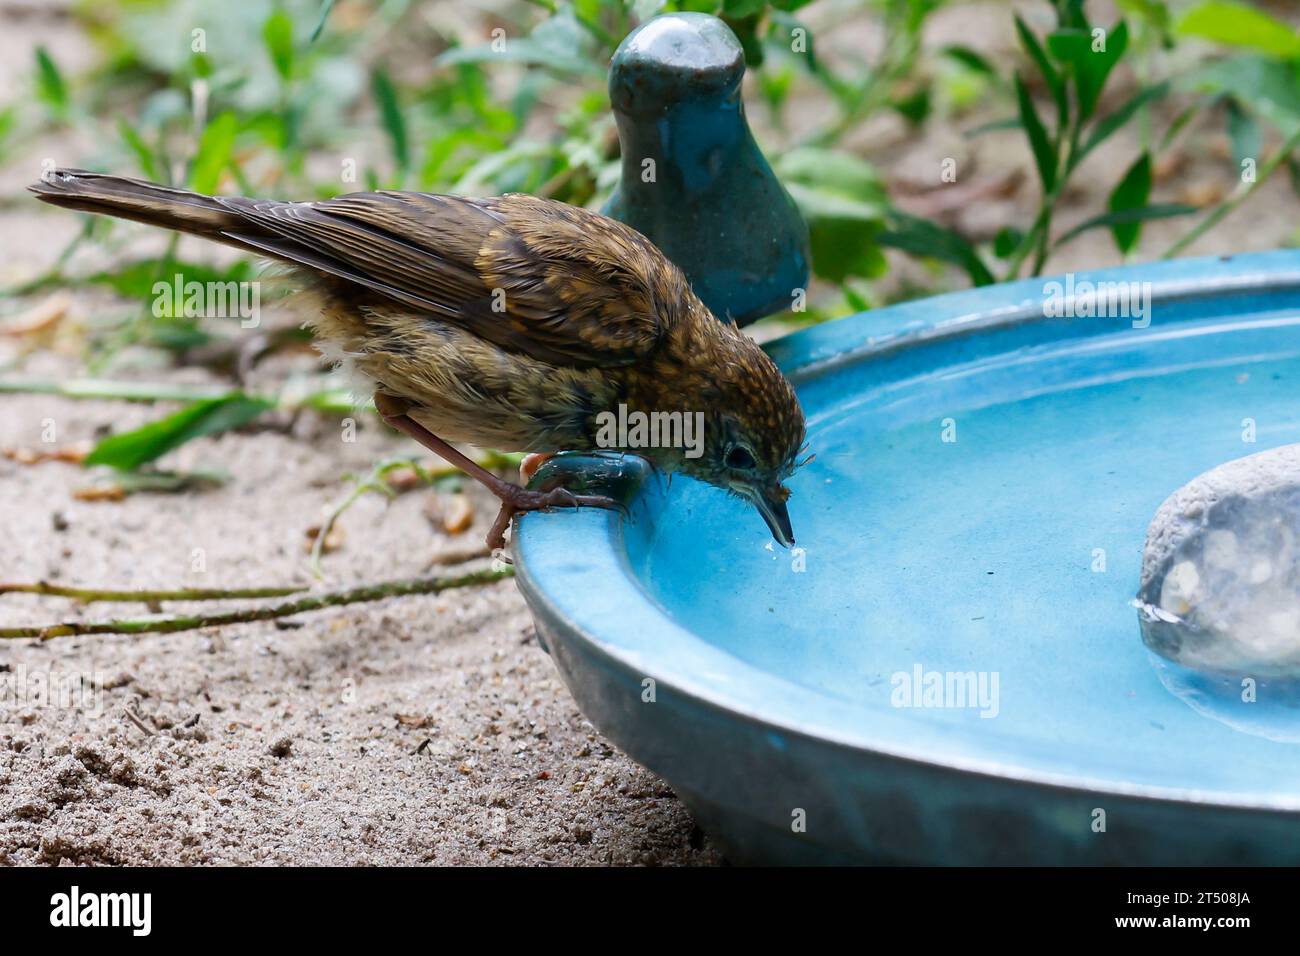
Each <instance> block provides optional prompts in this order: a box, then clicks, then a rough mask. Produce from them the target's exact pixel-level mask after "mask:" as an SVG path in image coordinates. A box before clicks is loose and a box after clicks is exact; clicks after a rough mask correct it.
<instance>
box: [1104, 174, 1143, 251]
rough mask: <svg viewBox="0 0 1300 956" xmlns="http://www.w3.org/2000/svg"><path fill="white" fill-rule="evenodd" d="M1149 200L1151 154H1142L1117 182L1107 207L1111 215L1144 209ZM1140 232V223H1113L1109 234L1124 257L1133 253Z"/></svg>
mask: <svg viewBox="0 0 1300 956" xmlns="http://www.w3.org/2000/svg"><path fill="white" fill-rule="evenodd" d="M1150 198H1151V154H1150V153H1143V154H1142V155H1141V156H1139V157H1138V158H1137V159H1136V160H1135V161H1134V163H1133V165H1132V166H1130V167H1129V169H1128V172H1126V173H1125V174H1124V178H1123V179H1121V180H1120V181H1119V185H1117V186H1116V187H1115V191H1114V192H1112V193H1111V194H1110V201H1109V203H1108V206H1109V208H1110V211H1111V212H1112V213H1120V212H1128V211H1130V210H1133V209H1142V208H1144V207H1146V204H1147V200H1148V199H1150ZM1141 232H1142V223H1141V222H1140V221H1136V222H1113V223H1111V226H1110V233H1111V235H1112V236H1114V238H1115V245H1116V246H1118V247H1119V251H1120V252H1121V253H1123V254H1124V255H1128V254H1129V253H1130V252H1132V251H1133V247H1134V246H1135V245H1137V241H1138V236H1139V235H1141Z"/></svg>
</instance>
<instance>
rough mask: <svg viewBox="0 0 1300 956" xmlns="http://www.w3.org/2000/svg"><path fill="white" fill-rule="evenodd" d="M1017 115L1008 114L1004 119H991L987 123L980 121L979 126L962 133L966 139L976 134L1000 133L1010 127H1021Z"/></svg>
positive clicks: (972, 137)
mask: <svg viewBox="0 0 1300 956" xmlns="http://www.w3.org/2000/svg"><path fill="white" fill-rule="evenodd" d="M1022 128H1023V127H1022V126H1021V125H1020V117H1019V116H1008V117H1007V118H1006V119H1000V120H992V121H990V122H988V123H981V124H980V125H979V126H974V127H971V128H970V129H968V130H966V132H964V133H962V136H964V137H965V138H966V139H974V138H975V137H976V136H983V135H984V134H985V133H1001V132H1005V131H1006V130H1011V129H1022Z"/></svg>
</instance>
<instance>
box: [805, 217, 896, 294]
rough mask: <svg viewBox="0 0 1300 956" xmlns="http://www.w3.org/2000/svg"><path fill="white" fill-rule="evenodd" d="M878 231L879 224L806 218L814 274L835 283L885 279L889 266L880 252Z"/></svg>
mask: <svg viewBox="0 0 1300 956" xmlns="http://www.w3.org/2000/svg"><path fill="white" fill-rule="evenodd" d="M880 229H881V223H880V222H879V221H877V222H876V223H874V224H867V223H864V222H862V221H860V220H856V219H850V218H845V219H833V218H829V217H825V216H815V217H809V219H808V239H809V244H810V246H811V247H812V265H813V272H814V273H815V274H816V275H817V276H818V277H819V278H822V279H826V280H827V281H829V282H835V283H842V282H844V281H845V280H846V279H848V278H849V277H850V276H861V277H862V278H864V279H876V278H879V277H880V276H882V275H884V274H885V272H886V270H887V269H888V263H887V262H886V261H885V255H884V253H883V252H881V250H880V241H879V236H880Z"/></svg>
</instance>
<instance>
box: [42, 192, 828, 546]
mask: <svg viewBox="0 0 1300 956" xmlns="http://www.w3.org/2000/svg"><path fill="white" fill-rule="evenodd" d="M29 188H30V189H31V191H32V192H34V193H36V194H37V196H39V197H40V199H42V200H44V201H45V202H48V203H52V204H54V205H56V206H64V207H66V208H69V209H77V210H81V211H83V212H93V213H104V214H107V215H111V216H117V217H120V218H123V219H132V220H135V221H137V222H144V223H148V224H150V225H155V226H163V227H165V228H168V229H175V230H178V231H180V232H185V233H191V234H193V235H197V236H203V237H204V238H207V239H212V240H214V241H216V242H220V243H224V244H226V245H231V246H235V247H237V248H239V249H243V250H245V251H248V252H252V253H256V254H259V255H262V256H266V257H269V258H271V259H273V260H278V261H279V262H282V263H287V264H288V266H289V267H290V269H289V271H290V277H291V279H292V280H293V282H294V284H295V285H296V286H298V287H299V288H300V289H301V292H300V293H299V294H300V295H302V296H306V297H307V300H308V301H307V305H308V306H309V309H310V311H309V317H308V323H309V324H310V325H311V326H312V327H313V328H314V330H315V332H316V334H317V336H318V340H319V342H318V345H319V348H320V350H321V352H322V353H323V354H324V355H325V356H326V357H327V358H331V359H334V360H336V361H338V362H340V363H342V364H344V365H346V366H348V367H349V368H350V369H351V370H352V371H353V373H354V374H356V375H358V376H360V377H361V379H362V380H363V381H364V382H365V383H366V384H367V386H368V387H370V388H373V389H374V399H375V405H376V407H377V408H378V409H379V412H380V414H381V415H383V417H384V419H385V420H386V421H388V422H389V423H390V424H391V425H393V426H394V427H395V428H397V429H399V430H401V431H403V432H405V433H406V434H407V435H409V436H410V437H412V438H414V439H415V440H416V441H418V442H420V443H421V444H423V445H424V446H425V447H426V448H428V449H430V450H431V451H433V452H435V453H436V454H438V455H440V456H441V457H443V458H445V459H446V460H447V461H449V462H451V463H452V464H454V465H456V466H457V467H459V468H460V469H462V470H463V471H464V472H466V473H467V474H468V475H470V476H472V477H473V478H475V479H477V480H478V481H480V482H482V483H483V484H484V485H486V486H487V488H488V489H489V490H491V491H492V493H493V494H494V495H496V496H497V497H498V498H499V499H500V500H501V511H500V513H499V514H498V516H497V520H496V522H495V523H494V524H493V526H492V529H491V531H490V532H489V534H488V545H489V547H491V548H493V549H497V548H501V547H503V546H504V541H505V539H504V533H505V530H506V528H507V527H508V526H509V524H510V520H511V518H512V517H513V515H515V514H517V513H519V512H524V511H532V510H538V509H547V508H552V507H556V506H580V505H591V506H595V507H606V508H608V507H619V505H618V504H617V503H616V502H614V501H613V500H611V499H609V498H604V497H601V496H593V495H580V494H572V493H570V492H569V491H567V490H566V489H563V488H556V489H553V490H550V491H534V490H530V489H526V488H522V487H520V486H518V485H515V484H512V483H510V482H508V481H505V480H503V479H501V478H499V477H497V476H496V475H494V474H492V473H491V472H489V471H487V470H486V469H484V468H482V467H480V466H479V465H478V464H476V463H475V462H474V461H472V460H471V459H470V458H468V457H467V456H465V455H464V454H462V453H461V452H459V451H458V450H456V449H455V448H454V447H452V446H451V445H450V444H448V443H449V442H453V441H454V442H468V443H471V444H474V445H479V446H482V447H486V448H496V449H498V450H501V451H526V452H540V453H554V452H558V451H583V450H595V449H598V448H613V449H618V450H623V451H627V452H631V453H634V454H637V455H640V456H641V457H643V458H645V459H647V460H648V461H650V462H651V463H652V464H653V465H654V466H655V467H657V468H659V469H661V470H662V471H665V472H668V473H670V474H671V473H673V472H681V473H683V474H687V475H690V476H691V477H693V478H698V479H700V480H702V481H706V482H708V483H709V484H711V485H715V486H717V487H719V488H723V489H726V490H728V491H730V492H732V493H734V494H737V495H740V496H742V497H744V498H746V499H748V500H749V501H751V502H752V503H753V504H754V506H755V507H756V508H757V509H758V511H759V513H760V514H761V515H762V516H763V518H764V520H765V521H766V522H767V526H768V528H769V529H770V530H771V532H772V535H773V537H774V538H775V539H776V540H777V541H778V542H779V543H781V544H783V545H786V546H789V545H792V544H793V543H794V534H793V531H792V530H791V527H790V516H789V513H788V511H787V509H786V499H787V498H788V497H789V494H790V492H789V490H788V489H787V488H786V487H785V485H784V484H783V482H784V481H785V479H786V478H788V477H789V476H790V474H791V473H792V472H793V471H794V469H795V467H796V465H798V464H802V462H797V461H796V458H797V456H798V455H799V453H800V451H801V448H802V446H803V442H804V417H803V411H802V409H801V408H800V407H799V401H798V399H797V398H796V397H795V394H794V390H793V389H792V388H791V387H790V383H789V382H788V381H786V379H785V377H784V376H783V375H782V374H781V372H780V371H779V370H778V369H777V367H776V365H775V364H774V363H773V362H772V360H771V359H770V358H769V357H768V356H767V354H766V353H765V352H764V351H763V350H762V349H760V348H759V347H758V345H757V344H755V342H754V341H753V340H752V339H750V338H748V337H747V336H746V335H744V334H743V333H742V332H741V331H740V330H739V329H738V328H737V327H736V326H735V325H734V324H732V323H729V322H721V321H718V319H716V318H715V317H714V316H713V315H712V313H710V312H709V310H708V309H707V308H706V307H705V306H704V304H703V303H702V302H701V301H700V300H699V299H698V298H697V297H696V296H695V294H694V293H693V292H692V291H691V289H690V286H689V284H688V283H687V281H686V279H685V277H684V276H683V275H682V273H681V271H680V270H679V269H678V268H677V267H676V266H674V265H673V264H672V263H671V262H669V261H668V259H667V258H665V257H664V255H663V254H662V253H661V252H660V251H659V250H658V249H657V248H655V246H654V245H653V244H651V242H650V241H649V240H648V239H646V238H645V237H644V236H642V235H641V234H640V233H638V232H636V231H635V230H633V229H630V228H628V227H627V226H625V225H623V224H622V223H619V222H616V221H615V220H612V219H609V218H607V217H605V216H601V215H599V214H597V213H594V212H590V211H588V210H585V209H580V208H577V207H574V206H569V205H566V204H564V203H560V202H554V201H552V200H547V199H538V198H536V197H533V196H526V195H519V194H513V195H506V196H501V197H498V198H491V199H465V198H461V197H457V196H441V195H431V194H428V193H415V192H390V191H384V192H366V193H351V194H349V195H343V196H338V197H336V198H334V199H327V200H323V201H320V202H283V201H280V200H273V199H247V198H244V197H236V196H232V197H224V196H204V195H200V194H198V193H193V192H189V191H187V190H184V189H174V188H171V187H168V186H160V185H157V184H155V183H150V182H145V181H143V180H137V179H127V178H123V177H118V176H109V175H104V174H100V173H92V172H85V171H83V170H73V169H60V170H55V171H53V172H52V173H49V174H48V175H47V176H45V177H44V178H43V179H42V180H41V181H40V182H38V183H36V184H34V185H32V186H30V187H29ZM620 411H621V412H622V413H623V415H624V418H623V419H622V420H623V421H633V422H635V421H636V420H637V416H636V415H635V414H634V413H640V415H641V416H642V420H643V421H644V420H645V419H647V418H648V417H649V416H652V415H655V414H656V413H660V414H661V415H665V416H666V415H671V414H672V413H681V414H683V415H686V416H691V418H690V421H692V422H702V423H703V432H702V436H700V440H699V441H697V442H695V443H694V444H693V445H692V447H681V445H682V444H683V442H681V441H677V442H663V441H660V442H659V443H657V444H654V446H653V447H646V444H647V443H646V441H645V436H644V435H643V434H636V433H635V432H636V430H635V429H630V430H628V429H625V430H624V431H625V432H626V434H620V433H619V432H618V430H617V429H614V428H611V427H609V426H610V424H611V421H612V420H613V419H612V417H611V416H617V415H618V414H619V413H620ZM696 413H699V416H696ZM661 421H663V422H665V423H667V422H668V421H669V419H668V418H666V417H664V418H661ZM651 434H653V432H651ZM679 437H680V436H679Z"/></svg>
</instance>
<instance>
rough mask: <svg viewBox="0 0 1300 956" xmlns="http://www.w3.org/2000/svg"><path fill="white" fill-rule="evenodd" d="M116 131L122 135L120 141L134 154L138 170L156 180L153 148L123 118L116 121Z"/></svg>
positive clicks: (156, 170)
mask: <svg viewBox="0 0 1300 956" xmlns="http://www.w3.org/2000/svg"><path fill="white" fill-rule="evenodd" d="M117 132H118V135H119V136H121V137H122V141H123V142H124V143H126V145H127V146H128V147H129V148H130V150H131V152H132V153H134V154H135V161H136V164H137V165H139V167H140V172H142V173H144V177H145V179H152V180H154V181H157V179H158V168H157V166H156V165H155V164H154V160H153V150H151V149H150V148H149V146H148V145H147V144H146V143H145V141H144V140H143V139H142V138H141V136H140V134H139V133H137V132H136V131H135V127H133V126H132V125H131V124H130V123H128V122H127V121H126V120H125V119H119V120H118V121H117Z"/></svg>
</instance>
